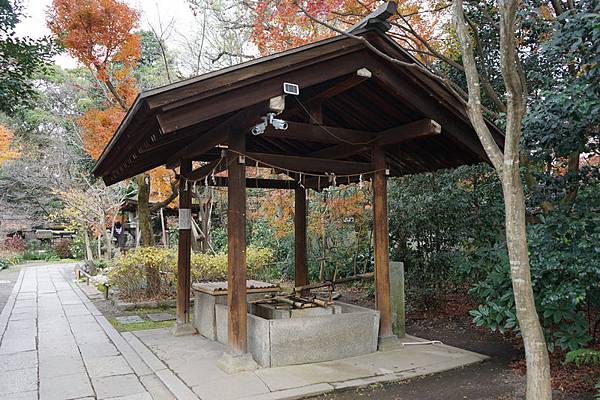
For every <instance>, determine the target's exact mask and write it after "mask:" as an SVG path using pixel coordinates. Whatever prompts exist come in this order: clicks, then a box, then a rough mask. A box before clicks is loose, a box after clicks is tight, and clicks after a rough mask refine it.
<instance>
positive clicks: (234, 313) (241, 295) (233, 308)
mask: <svg viewBox="0 0 600 400" xmlns="http://www.w3.org/2000/svg"><path fill="white" fill-rule="evenodd" d="M229 148H230V149H231V150H234V151H236V152H240V153H244V152H245V150H246V138H245V135H244V134H243V133H242V132H237V133H232V132H230V134H229ZM234 151H230V152H228V153H227V165H228V166H229V172H228V176H229V180H228V185H227V188H228V191H227V245H228V251H227V304H228V311H229V312H228V325H227V328H228V329H227V335H228V337H227V344H228V347H227V351H228V353H229V354H230V355H231V356H234V357H237V356H242V355H244V354H246V353H247V343H246V341H247V338H246V312H247V305H246V176H245V175H246V171H245V164H244V163H245V161H244V160H243V158H242V157H241V156H240V155H239V154H237V153H235V152H234Z"/></svg>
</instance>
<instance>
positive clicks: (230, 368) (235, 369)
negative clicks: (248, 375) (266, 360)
mask: <svg viewBox="0 0 600 400" xmlns="http://www.w3.org/2000/svg"><path fill="white" fill-rule="evenodd" d="M217 367H219V368H220V369H221V370H222V371H224V372H225V373H227V374H229V375H233V374H239V373H240V372H251V371H254V370H256V369H258V364H257V363H256V361H254V359H253V358H252V354H250V353H246V354H242V355H241V356H234V355H231V354H229V353H228V352H225V353H223V356H222V357H221V358H220V359H219V360H218V361H217Z"/></svg>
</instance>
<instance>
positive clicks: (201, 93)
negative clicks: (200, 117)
mask: <svg viewBox="0 0 600 400" xmlns="http://www.w3.org/2000/svg"><path fill="white" fill-rule="evenodd" d="M340 39H342V38H337V39H333V40H329V43H325V44H321V45H318V44H314V45H308V46H304V48H303V49H304V50H305V52H302V51H300V50H302V48H297V49H291V50H290V51H288V52H287V53H288V54H287V55H286V57H285V58H283V57H280V55H279V54H275V55H273V56H269V57H264V58H262V59H260V60H259V59H257V60H253V61H251V62H248V63H243V64H240V65H236V66H233V67H230V68H225V69H223V70H221V71H215V72H214V73H209V74H206V75H204V76H202V79H191V80H190V81H194V82H190V81H187V82H186V81H183V82H181V83H179V84H174V85H171V86H173V89H172V90H169V91H164V92H161V93H156V94H154V93H153V91H150V92H149V95H150V96H149V100H148V105H149V107H150V109H152V110H155V109H164V110H170V109H173V108H178V107H181V106H185V105H188V104H191V103H194V102H197V101H200V100H204V99H206V98H208V97H212V96H215V95H217V94H220V93H223V92H226V91H229V90H231V89H236V88H239V87H243V86H247V85H252V84H256V83H259V82H261V81H263V80H266V79H273V78H277V77H279V76H281V75H282V74H285V73H287V72H289V71H291V70H294V69H300V68H306V67H310V66H311V65H315V64H317V63H319V62H321V61H324V60H329V59H335V58H338V57H340V56H343V55H346V54H350V53H354V52H356V51H357V50H359V49H361V48H362V47H363V46H362V45H361V44H360V43H358V42H356V41H352V43H349V42H348V41H344V40H340ZM311 52H313V53H314V54H318V57H316V58H315V57H314V56H310V53H311ZM290 53H291V54H290ZM266 60H271V62H269V63H265V62H264V61H266ZM259 61H262V62H259ZM349 72H350V71H349Z"/></svg>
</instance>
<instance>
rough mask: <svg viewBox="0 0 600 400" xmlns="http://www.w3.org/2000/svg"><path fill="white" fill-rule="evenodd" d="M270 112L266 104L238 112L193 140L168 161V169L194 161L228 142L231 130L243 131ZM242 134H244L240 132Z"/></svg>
mask: <svg viewBox="0 0 600 400" xmlns="http://www.w3.org/2000/svg"><path fill="white" fill-rule="evenodd" d="M268 110H269V104H268V103H266V102H265V103H260V104H258V105H255V106H253V107H249V108H245V109H243V110H241V111H238V112H237V113H235V114H234V115H232V116H231V117H229V118H227V119H226V120H225V121H223V122H221V123H220V124H218V125H217V126H215V127H214V128H212V129H210V130H209V131H208V132H205V133H203V134H202V135H200V136H199V137H197V138H196V139H194V140H192V141H191V142H190V143H189V144H187V145H186V146H184V147H183V148H182V149H181V150H179V151H177V152H175V154H173V155H172V156H170V157H169V158H168V159H167V162H166V163H165V165H166V167H167V168H174V167H176V166H177V165H179V162H180V161H181V160H183V159H192V158H194V157H196V156H198V155H201V154H203V153H205V152H207V151H209V150H210V149H212V148H213V147H215V146H216V145H218V144H221V143H223V142H225V141H226V140H227V134H228V133H229V130H230V129H234V128H237V127H240V126H242V127H243V128H242V129H245V128H246V127H247V125H248V124H253V123H255V122H256V120H257V119H259V118H260V116H261V115H263V114H264V113H266V112H267V111H268ZM240 134H243V133H242V132H240Z"/></svg>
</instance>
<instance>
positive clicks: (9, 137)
mask: <svg viewBox="0 0 600 400" xmlns="http://www.w3.org/2000/svg"><path fill="white" fill-rule="evenodd" d="M13 140H14V134H13V132H12V131H11V130H10V129H8V128H7V127H5V126H4V125H0V165H1V164H2V163H3V162H4V161H8V160H14V159H15V158H17V157H19V151H18V150H16V149H15V145H14V142H13Z"/></svg>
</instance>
